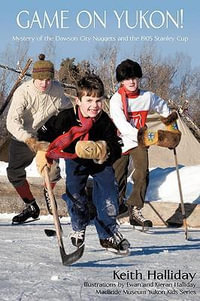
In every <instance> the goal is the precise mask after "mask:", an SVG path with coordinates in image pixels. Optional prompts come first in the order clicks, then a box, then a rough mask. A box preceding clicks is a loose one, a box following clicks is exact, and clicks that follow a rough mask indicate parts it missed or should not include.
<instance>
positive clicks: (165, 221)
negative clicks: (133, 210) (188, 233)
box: [146, 202, 168, 227]
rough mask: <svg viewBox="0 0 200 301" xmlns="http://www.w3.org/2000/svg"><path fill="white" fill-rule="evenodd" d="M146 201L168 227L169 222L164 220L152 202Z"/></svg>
mask: <svg viewBox="0 0 200 301" xmlns="http://www.w3.org/2000/svg"><path fill="white" fill-rule="evenodd" d="M146 203H147V204H148V205H149V206H150V207H151V209H152V210H153V211H154V212H155V214H156V215H157V216H158V217H159V219H160V220H161V221H162V222H163V224H164V225H165V226H167V227H168V223H167V222H166V221H165V220H164V218H163V217H162V216H161V215H160V213H159V212H158V211H157V210H156V209H155V207H154V206H153V205H152V204H151V203H150V202H146Z"/></svg>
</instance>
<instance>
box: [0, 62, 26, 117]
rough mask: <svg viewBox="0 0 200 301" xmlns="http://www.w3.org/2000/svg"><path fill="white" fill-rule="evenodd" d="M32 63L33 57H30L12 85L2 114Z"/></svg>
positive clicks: (0, 110) (1, 112)
mask: <svg viewBox="0 0 200 301" xmlns="http://www.w3.org/2000/svg"><path fill="white" fill-rule="evenodd" d="M31 63H32V59H28V61H27V63H26V66H25V67H24V69H23V70H22V71H21V72H20V74H19V77H18V79H17V80H16V82H15V84H14V86H13V87H12V89H11V91H10V93H9V94H8V96H7V98H6V100H5V102H4V103H3V105H2V107H1V108H0V115H1V114H3V112H4V110H5V109H6V107H7V105H8V104H9V102H10V100H11V98H12V96H13V94H14V92H15V90H16V89H17V88H18V86H19V84H20V82H21V81H22V79H23V78H24V76H25V75H26V71H27V70H28V68H29V67H30V65H31Z"/></svg>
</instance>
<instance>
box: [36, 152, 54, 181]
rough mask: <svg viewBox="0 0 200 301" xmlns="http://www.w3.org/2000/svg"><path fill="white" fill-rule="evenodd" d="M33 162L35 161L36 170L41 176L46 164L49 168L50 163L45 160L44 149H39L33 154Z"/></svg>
mask: <svg viewBox="0 0 200 301" xmlns="http://www.w3.org/2000/svg"><path fill="white" fill-rule="evenodd" d="M35 162H36V166H37V170H38V172H39V173H40V174H41V175H42V176H43V170H44V167H45V166H47V167H48V168H49V169H50V168H51V165H50V164H49V163H48V161H47V158H46V152H45V151H42V150H40V151H38V152H37V154H36V156H35Z"/></svg>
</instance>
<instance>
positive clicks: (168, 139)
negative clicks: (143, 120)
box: [138, 126, 181, 149]
mask: <svg viewBox="0 0 200 301" xmlns="http://www.w3.org/2000/svg"><path fill="white" fill-rule="evenodd" d="M180 136H181V133H180V132H179V131H178V133H177V132H176V133H175V132H171V131H163V130H158V131H156V132H153V131H149V130H147V127H146V126H145V127H142V128H140V129H139V131H138V145H139V146H142V147H148V146H151V145H157V146H162V147H168V148H170V149H173V148H175V147H176V146H177V145H178V144H179V142H180Z"/></svg>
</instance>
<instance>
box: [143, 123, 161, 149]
mask: <svg viewBox="0 0 200 301" xmlns="http://www.w3.org/2000/svg"><path fill="white" fill-rule="evenodd" d="M157 142H158V132H157V131H156V132H154V131H150V130H148V129H147V126H144V127H142V128H140V129H139V130H138V145H139V146H142V147H148V146H151V145H154V144H157Z"/></svg>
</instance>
